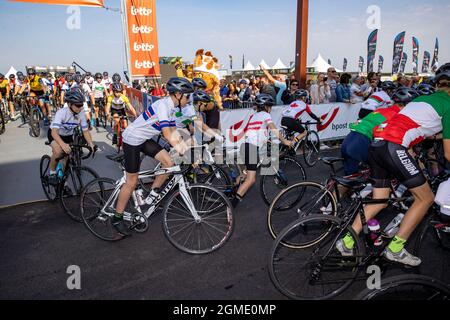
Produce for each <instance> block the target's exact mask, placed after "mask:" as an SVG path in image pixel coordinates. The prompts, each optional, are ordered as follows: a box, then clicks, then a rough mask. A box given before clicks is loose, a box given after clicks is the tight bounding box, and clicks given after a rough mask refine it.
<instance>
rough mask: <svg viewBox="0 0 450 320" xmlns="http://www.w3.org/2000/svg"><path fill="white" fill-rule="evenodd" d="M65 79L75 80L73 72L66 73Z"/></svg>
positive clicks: (68, 80)
mask: <svg viewBox="0 0 450 320" xmlns="http://www.w3.org/2000/svg"><path fill="white" fill-rule="evenodd" d="M64 79H66V81H67V82H70V81H73V80H74V79H73V74H71V73H66V75H65V76H64Z"/></svg>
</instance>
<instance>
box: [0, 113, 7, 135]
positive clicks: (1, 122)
mask: <svg viewBox="0 0 450 320" xmlns="http://www.w3.org/2000/svg"><path fill="white" fill-rule="evenodd" d="M5 122H6V121H5V115H4V113H3V110H1V108H0V134H3V133H5V131H6V123H5Z"/></svg>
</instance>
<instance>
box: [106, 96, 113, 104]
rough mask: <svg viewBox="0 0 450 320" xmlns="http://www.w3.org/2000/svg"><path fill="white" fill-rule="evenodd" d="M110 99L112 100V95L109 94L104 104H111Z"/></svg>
mask: <svg viewBox="0 0 450 320" xmlns="http://www.w3.org/2000/svg"><path fill="white" fill-rule="evenodd" d="M112 101H113V97H112V96H109V97H108V100H107V102H106V104H112Z"/></svg>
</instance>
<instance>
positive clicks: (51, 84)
mask: <svg viewBox="0 0 450 320" xmlns="http://www.w3.org/2000/svg"><path fill="white" fill-rule="evenodd" d="M42 83H43V84H44V85H45V86H47V88H49V89H50V91H53V82H51V81H50V80H48V79H47V78H42Z"/></svg>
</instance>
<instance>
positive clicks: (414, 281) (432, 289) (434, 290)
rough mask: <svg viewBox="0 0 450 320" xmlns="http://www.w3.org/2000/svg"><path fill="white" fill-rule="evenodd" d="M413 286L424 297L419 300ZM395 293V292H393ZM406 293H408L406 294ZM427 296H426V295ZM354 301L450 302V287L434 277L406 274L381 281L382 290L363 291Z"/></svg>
mask: <svg viewBox="0 0 450 320" xmlns="http://www.w3.org/2000/svg"><path fill="white" fill-rule="evenodd" d="M412 286H418V287H421V288H422V297H421V298H417V297H416V295H415V294H413V290H411V287H412ZM392 291H393V292H392ZM405 291H406V292H405ZM424 294H425V295H424ZM354 300H420V301H423V300H445V301H448V300H450V287H449V286H448V285H447V284H445V283H443V282H441V281H440V280H437V279H434V278H432V277H428V276H423V275H417V274H406V275H397V276H393V277H390V278H387V279H382V280H381V288H379V289H374V290H370V289H368V288H366V289H364V290H363V291H361V292H360V293H359V294H358V295H357V296H356V297H355V299H354Z"/></svg>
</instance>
